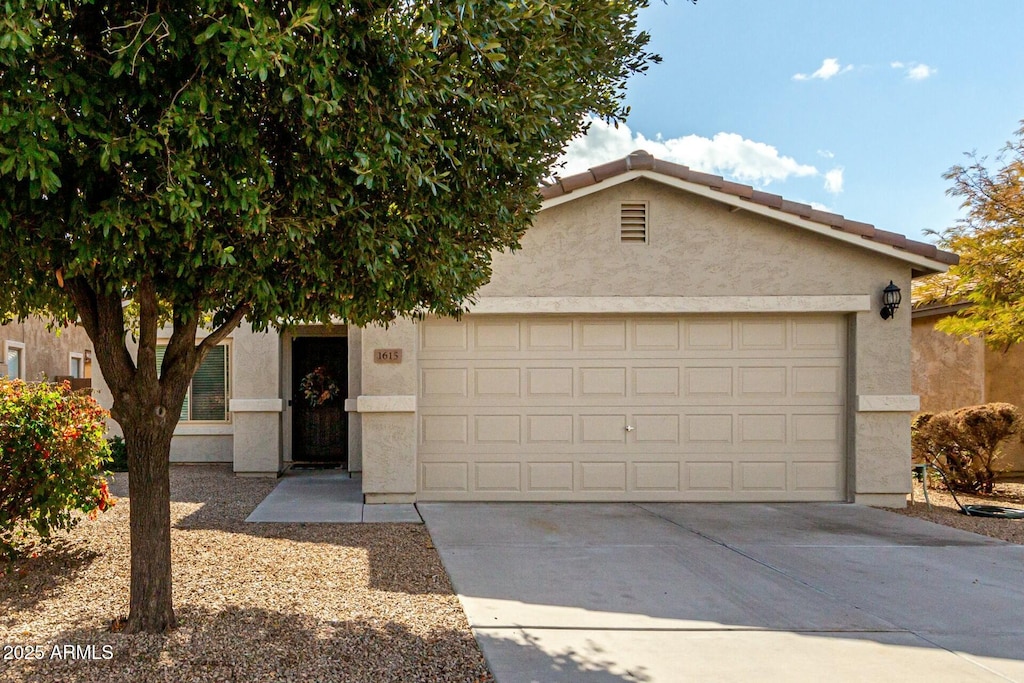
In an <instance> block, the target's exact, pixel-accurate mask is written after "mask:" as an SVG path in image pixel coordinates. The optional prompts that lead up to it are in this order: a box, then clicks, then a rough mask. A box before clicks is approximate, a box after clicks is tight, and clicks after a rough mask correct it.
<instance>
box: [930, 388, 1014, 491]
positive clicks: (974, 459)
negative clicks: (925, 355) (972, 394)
mask: <svg viewBox="0 0 1024 683" xmlns="http://www.w3.org/2000/svg"><path fill="white" fill-rule="evenodd" d="M1022 419H1024V417H1022V415H1021V412H1020V410H1018V408H1017V407H1016V406H1014V405H1011V404H1009V403H985V404H983V405H979V406H967V407H966V408H958V409H956V410H950V411H946V412H944V413H935V414H932V413H921V414H920V415H918V416H917V417H915V418H914V421H913V423H912V425H911V451H912V453H913V457H914V460H915V461H917V462H927V463H930V464H932V465H934V466H936V467H938V468H939V470H941V471H942V473H943V474H944V475H945V478H946V481H947V483H948V484H949V486H950V487H951V488H953V489H955V490H957V491H972V492H980V493H992V484H993V482H994V480H995V470H994V468H995V465H996V464H997V463H998V462H999V458H1000V456H1001V450H1000V445H1001V444H1002V443H1003V442H1004V441H1005V440H1006V439H1008V438H1009V437H1011V436H1013V435H1015V434H1019V433H1020V432H1021V420H1022Z"/></svg>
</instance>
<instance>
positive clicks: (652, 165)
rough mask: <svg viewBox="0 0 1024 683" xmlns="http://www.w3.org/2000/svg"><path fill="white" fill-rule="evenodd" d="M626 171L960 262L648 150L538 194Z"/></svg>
mask: <svg viewBox="0 0 1024 683" xmlns="http://www.w3.org/2000/svg"><path fill="white" fill-rule="evenodd" d="M629 171H652V172H654V173H659V174H661V175H665V176H669V177H671V178H677V179H679V180H683V181H685V182H689V183H695V184H697V185H704V186H705V187H709V188H711V189H713V190H717V191H720V192H722V193H723V194H727V195H731V196H734V197H741V198H743V199H746V200H748V201H751V202H753V203H755V204H760V205H761V206H767V207H769V208H772V209H777V210H779V211H783V212H785V213H789V214H793V215H795V216H799V217H800V218H804V219H806V220H809V221H812V222H814V223H820V224H822V225H827V226H830V227H832V228H833V229H835V230H841V231H842V232H845V233H848V234H851V235H859V236H861V237H863V238H864V239H866V240H870V241H872V242H877V243H879V244H886V245H889V246H892V247H893V248H896V249H901V250H904V251H907V252H909V253H911V254H915V255H917V256H923V257H925V258H929V259H932V260H934V261H938V262H939V263H944V264H946V265H956V264H957V263H959V261H960V257H959V256H957V255H956V254H953V253H950V252H948V251H942V250H941V249H938V248H936V247H935V245H933V244H928V243H926V242H917V241H914V240H909V239H907V238H906V237H905V236H903V235H900V234H899V233H895V232H889V231H887V230H878V229H877V228H875V227H874V226H873V225H871V224H870V223H862V222H860V221H854V220H850V219H848V218H844V217H843V216H840V215H839V214H835V213H829V212H828V211H820V210H818V209H815V208H813V207H811V206H808V205H807V204H802V203H800V202H792V201H789V200H787V199H783V198H782V197H780V196H779V195H777V194H771V193H769V192H762V191H760V190H755V189H754V188H753V187H751V186H749V185H743V184H740V183H734V182H731V181H728V180H725V179H724V178H722V177H721V176H716V175H710V174H708V173H700V172H698V171H694V170H693V169H691V168H689V167H687V166H684V165H682V164H676V163H672V162H671V161H661V160H658V159H655V158H654V157H653V156H651V155H650V154H649V153H648V152H645V151H644V150H642V149H641V150H637V151H635V152H632V153H631V154H630V155H629V156H627V157H625V158H623V159H617V160H615V161H610V162H608V163H606V164H601V165H600V166H594V167H593V168H591V169H590V170H589V171H585V172H583V173H577V174H575V175H571V176H568V177H565V178H559V179H557V182H555V183H554V184H552V185H546V186H543V187H541V188H540V194H541V197H543V198H544V199H554V198H555V197H561V196H563V195H567V194H570V193H571V192H573V191H575V190H579V189H581V188H584V187H589V186H591V185H596V184H598V183H601V182H604V181H605V180H607V179H609V178H613V177H615V176H618V175H622V174H624V173H627V172H629Z"/></svg>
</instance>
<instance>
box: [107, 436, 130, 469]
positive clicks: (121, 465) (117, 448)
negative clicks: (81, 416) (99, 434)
mask: <svg viewBox="0 0 1024 683" xmlns="http://www.w3.org/2000/svg"><path fill="white" fill-rule="evenodd" d="M107 444H108V445H109V446H110V464H109V465H107V469H109V470H110V471H111V472H127V471H128V444H126V443H125V442H124V439H122V438H121V437H120V436H112V437H110V438H109V439H107Z"/></svg>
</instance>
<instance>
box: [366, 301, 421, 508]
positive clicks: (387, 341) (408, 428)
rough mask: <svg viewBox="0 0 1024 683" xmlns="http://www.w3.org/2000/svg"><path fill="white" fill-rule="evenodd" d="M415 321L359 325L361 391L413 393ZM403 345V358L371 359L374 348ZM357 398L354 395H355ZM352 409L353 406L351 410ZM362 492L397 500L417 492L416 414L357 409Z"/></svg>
mask: <svg viewBox="0 0 1024 683" xmlns="http://www.w3.org/2000/svg"><path fill="white" fill-rule="evenodd" d="M416 336H417V335H416V327H415V325H414V324H413V322H412V321H410V320H400V321H398V322H396V323H392V324H391V325H390V326H389V327H387V328H384V327H381V326H377V325H371V326H369V327H364V328H363V329H362V335H361V338H360V348H361V350H362V363H361V368H360V382H361V392H360V394H359V396H374V397H375V396H386V397H415V396H416V393H417V387H418V382H419V377H418V371H417V363H416ZM379 348H388V349H401V350H402V362H401V363H394V364H392V363H375V362H374V360H373V350H374V349H379ZM353 398H357V397H353ZM350 414H351V411H350ZM358 416H359V418H358V419H359V422H360V423H361V432H360V434H361V440H362V472H363V495H364V496H365V497H366V502H368V503H393V502H394V503H400V502H410V501H412V500H415V496H416V414H415V412H412V411H407V410H392V409H390V408H389V407H387V406H381V407H376V408H373V409H372V410H361V411H358Z"/></svg>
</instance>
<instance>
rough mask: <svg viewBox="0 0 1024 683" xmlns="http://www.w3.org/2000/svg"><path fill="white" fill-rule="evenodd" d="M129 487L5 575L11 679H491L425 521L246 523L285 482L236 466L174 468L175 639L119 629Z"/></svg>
mask: <svg viewBox="0 0 1024 683" xmlns="http://www.w3.org/2000/svg"><path fill="white" fill-rule="evenodd" d="M126 479H127V475H118V476H116V477H115V481H114V482H113V485H112V487H111V488H112V490H113V491H114V494H115V495H118V496H119V499H118V503H117V505H116V506H115V507H114V508H113V509H112V510H110V511H109V512H107V513H105V514H101V515H99V517H98V518H97V519H95V520H83V521H82V523H81V524H79V526H78V527H77V528H76V529H74V530H73V531H71V532H70V533H68V534H65V535H63V536H62V537H61V538H60V540H59V543H58V544H57V545H55V546H53V547H51V548H49V549H47V550H44V551H43V552H41V553H40V554H39V556H38V557H35V558H29V559H25V560H23V561H20V562H18V563H16V564H14V565H13V566H12V567H9V569H10V571H9V572H7V573H2V572H0V646H2V647H3V649H4V651H3V652H0V655H3V656H4V657H6V658H0V681H5V682H6V681H41V682H42V681H45V682H46V683H57V682H59V681H89V682H90V683H100V682H102V681H117V682H118V683H120V682H122V681H133V682H134V681H139V682H148V681H173V682H174V683H185V682H187V681H204V682H205V681H373V682H374V683H377V682H380V681H403V682H405V681H468V682H482V681H492V680H493V678H492V676H491V674H490V673H489V672H488V670H487V665H486V663H485V662H484V659H483V656H482V655H481V653H480V650H479V648H478V647H477V644H476V641H475V640H474V639H473V635H472V633H471V632H470V629H469V625H468V623H467V621H466V617H465V615H464V613H463V611H462V608H461V606H460V605H459V602H458V599H457V597H456V596H455V595H454V594H453V592H452V588H451V585H450V583H449V581H448V577H447V574H446V573H445V571H444V568H443V567H442V565H441V561H440V558H439V557H438V555H437V551H436V550H434V549H433V545H432V544H431V542H430V536H429V535H428V533H427V531H426V528H425V527H423V526H422V525H411V524H350V525H340V524H245V523H244V522H243V520H244V519H245V517H246V516H247V515H248V514H249V512H251V511H252V509H253V508H254V507H255V506H256V505H257V504H258V503H259V502H260V501H261V500H262V499H263V498H264V497H265V496H266V495H267V494H268V493H269V492H270V490H271V489H272V488H273V487H274V484H275V482H274V481H272V480H266V479H242V478H236V477H234V475H233V474H232V473H231V469H230V466H220V465H202V466H181V467H174V468H173V469H172V475H171V498H172V503H171V516H172V525H173V532H172V542H173V551H172V552H173V565H174V603H175V609H176V614H177V617H178V621H179V627H178V629H177V630H176V631H174V632H172V633H169V634H163V635H147V634H141V635H126V634H124V633H113V632H111V631H110V628H109V627H110V623H111V620H113V619H114V618H116V617H119V616H124V615H126V614H127V612H128V575H129V549H128V509H129V507H130V501H129V499H128V498H127V497H121V496H126V494H127V491H126V487H125V480H126ZM55 646H56V649H54V648H55ZM68 646H71V648H70V649H69V647H68ZM74 646H77V649H75V647H74ZM26 648H31V650H27V649H26ZM29 657H33V658H32V659H29ZM35 657H41V658H39V659H36V658H35Z"/></svg>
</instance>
